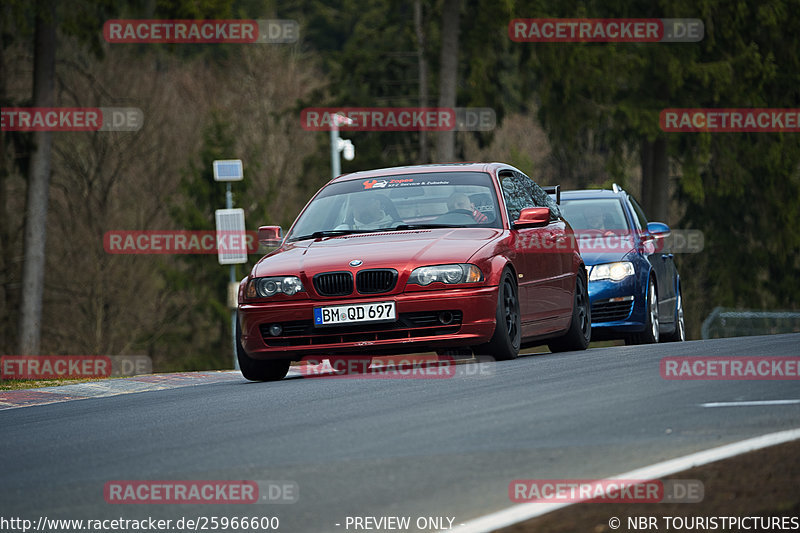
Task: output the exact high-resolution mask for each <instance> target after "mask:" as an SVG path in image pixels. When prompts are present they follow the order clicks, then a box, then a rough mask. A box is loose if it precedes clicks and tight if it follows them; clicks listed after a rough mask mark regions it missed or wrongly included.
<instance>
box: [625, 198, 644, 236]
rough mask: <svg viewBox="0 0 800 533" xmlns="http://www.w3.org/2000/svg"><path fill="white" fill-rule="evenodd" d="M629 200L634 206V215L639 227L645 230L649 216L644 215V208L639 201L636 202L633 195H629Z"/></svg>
mask: <svg viewBox="0 0 800 533" xmlns="http://www.w3.org/2000/svg"><path fill="white" fill-rule="evenodd" d="M628 200H630V202H631V206H632V207H633V213H634V215H636V216H635V217H634V221H635V222H636V225H637V226H638V228H637V229H640V230H643V229H645V228H647V217H646V216H644V211H643V210H642V207H641V206H640V205H639V204H638V202H636V200H634V199H633V197H632V196H628Z"/></svg>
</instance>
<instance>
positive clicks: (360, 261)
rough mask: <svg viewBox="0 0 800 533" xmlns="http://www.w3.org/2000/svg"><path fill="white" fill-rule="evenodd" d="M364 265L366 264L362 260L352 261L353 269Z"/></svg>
mask: <svg viewBox="0 0 800 533" xmlns="http://www.w3.org/2000/svg"><path fill="white" fill-rule="evenodd" d="M363 264H364V261H362V260H361V259H353V260H352V261H350V266H351V267H357V266H361V265H363Z"/></svg>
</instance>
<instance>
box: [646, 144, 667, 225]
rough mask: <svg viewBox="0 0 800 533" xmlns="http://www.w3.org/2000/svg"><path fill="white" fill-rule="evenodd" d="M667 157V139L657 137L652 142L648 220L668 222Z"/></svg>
mask: <svg viewBox="0 0 800 533" xmlns="http://www.w3.org/2000/svg"><path fill="white" fill-rule="evenodd" d="M668 215H669V158H668V157H667V140H666V139H665V138H663V137H659V138H658V139H656V141H655V142H654V143H653V194H652V198H651V205H650V212H649V213H647V216H648V220H657V221H659V222H665V223H666V222H668V220H669V218H668Z"/></svg>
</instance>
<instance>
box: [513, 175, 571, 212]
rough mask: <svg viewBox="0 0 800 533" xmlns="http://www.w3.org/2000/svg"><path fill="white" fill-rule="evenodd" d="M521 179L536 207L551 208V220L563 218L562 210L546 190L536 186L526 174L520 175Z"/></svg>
mask: <svg viewBox="0 0 800 533" xmlns="http://www.w3.org/2000/svg"><path fill="white" fill-rule="evenodd" d="M518 176H519V178H520V179H521V180H522V182H523V183H524V184H525V187H526V188H527V189H528V190H529V191H530V195H531V196H532V197H533V202H534V204H535V207H549V208H550V218H557V217H560V216H561V209H560V208H559V207H558V204H557V203H556V201H555V200H553V198H551V197H550V195H549V194H547V193H546V192H545V191H544V189H542V188H541V187H540V186H539V185H537V184H536V182H535V181H533V180H532V179H530V178H529V177H528V176H526V175H525V174H518Z"/></svg>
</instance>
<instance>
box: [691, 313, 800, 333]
mask: <svg viewBox="0 0 800 533" xmlns="http://www.w3.org/2000/svg"><path fill="white" fill-rule="evenodd" d="M700 333H701V336H702V338H703V339H719V338H724V337H746V336H749V335H770V334H775V333H800V311H756V310H750V309H735V308H729V307H715V308H714V309H713V310H712V311H711V313H710V314H709V315H708V316H707V317H706V319H705V320H703V326H702V328H701V329H700Z"/></svg>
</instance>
